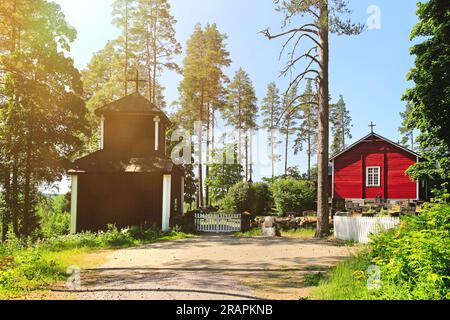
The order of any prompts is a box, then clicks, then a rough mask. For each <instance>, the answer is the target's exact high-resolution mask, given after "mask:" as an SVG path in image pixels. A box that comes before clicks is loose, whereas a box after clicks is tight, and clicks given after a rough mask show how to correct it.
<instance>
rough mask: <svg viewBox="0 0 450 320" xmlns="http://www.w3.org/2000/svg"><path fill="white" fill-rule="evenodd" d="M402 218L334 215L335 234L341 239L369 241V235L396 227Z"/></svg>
mask: <svg viewBox="0 0 450 320" xmlns="http://www.w3.org/2000/svg"><path fill="white" fill-rule="evenodd" d="M399 223H400V218H391V217H339V216H335V217H334V236H335V238H337V239H341V240H354V241H357V242H360V243H368V242H369V235H370V234H376V233H379V232H380V231H382V230H388V229H392V228H395V227H396V226H397V225H398V224H399Z"/></svg>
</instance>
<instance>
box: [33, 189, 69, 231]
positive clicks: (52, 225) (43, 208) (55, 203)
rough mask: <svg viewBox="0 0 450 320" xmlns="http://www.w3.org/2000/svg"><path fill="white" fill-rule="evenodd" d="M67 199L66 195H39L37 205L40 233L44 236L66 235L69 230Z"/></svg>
mask: <svg viewBox="0 0 450 320" xmlns="http://www.w3.org/2000/svg"><path fill="white" fill-rule="evenodd" d="M68 211H69V201H68V199H67V197H66V196H64V195H58V196H41V197H40V199H39V203H38V205H37V212H38V216H39V220H40V221H39V224H40V227H41V230H40V234H41V235H42V237H44V238H53V237H57V236H62V235H67V234H69V232H70V213H69V212H68Z"/></svg>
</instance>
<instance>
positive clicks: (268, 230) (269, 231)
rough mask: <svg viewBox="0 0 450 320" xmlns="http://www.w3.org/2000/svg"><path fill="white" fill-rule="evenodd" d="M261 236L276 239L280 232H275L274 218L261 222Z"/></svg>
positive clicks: (267, 218)
mask: <svg viewBox="0 0 450 320" xmlns="http://www.w3.org/2000/svg"><path fill="white" fill-rule="evenodd" d="M262 229H263V236H264V237H277V236H279V234H280V232H279V231H278V232H277V226H276V222H275V218H274V217H266V218H265V219H264V222H263V226H262Z"/></svg>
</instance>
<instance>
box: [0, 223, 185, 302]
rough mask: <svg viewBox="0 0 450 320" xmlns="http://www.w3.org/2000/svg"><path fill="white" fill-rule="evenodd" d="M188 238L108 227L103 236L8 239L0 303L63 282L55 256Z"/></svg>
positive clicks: (1, 252)
mask: <svg viewBox="0 0 450 320" xmlns="http://www.w3.org/2000/svg"><path fill="white" fill-rule="evenodd" d="M188 236H189V235H187V234H185V233H182V232H180V231H179V230H173V231H170V232H161V231H156V230H144V229H142V228H139V227H132V228H129V229H123V230H118V229H117V228H115V227H110V229H109V231H107V232H100V233H90V232H86V233H81V234H77V235H69V236H59V237H54V238H51V239H48V240H44V241H40V242H36V243H32V242H30V241H26V240H20V239H17V238H15V237H14V236H11V237H10V238H9V240H8V241H7V242H5V243H3V244H0V299H1V298H7V297H9V296H11V295H12V294H20V293H24V292H27V291H32V290H36V289H45V288H47V287H48V286H49V285H51V284H52V283H53V282H55V281H58V280H64V279H65V278H66V276H67V275H66V268H67V267H68V266H67V265H65V263H64V261H61V260H60V259H58V254H61V256H62V255H63V253H64V252H74V253H80V252H83V251H89V250H94V249H110V248H126V247H132V246H136V245H141V244H146V243H152V242H156V241H165V240H175V239H181V238H185V237H188ZM55 253H58V254H55Z"/></svg>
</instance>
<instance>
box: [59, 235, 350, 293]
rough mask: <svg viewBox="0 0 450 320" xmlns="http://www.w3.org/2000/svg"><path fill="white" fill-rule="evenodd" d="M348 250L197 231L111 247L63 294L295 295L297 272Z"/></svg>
mask: <svg viewBox="0 0 450 320" xmlns="http://www.w3.org/2000/svg"><path fill="white" fill-rule="evenodd" d="M349 254H350V251H349V249H348V248H347V247H342V246H337V245H335V244H334V243H332V242H328V241H316V240H304V239H303V240H302V239H286V238H281V239H266V238H235V237H233V236H223V235H221V236H201V237H196V238H190V239H183V240H177V241H173V242H163V243H155V244H151V245H147V246H142V247H137V248H131V249H125V250H119V251H116V252H113V253H112V254H111V255H109V257H108V261H107V262H106V263H105V264H104V265H102V266H101V267H100V268H96V269H92V270H84V271H82V273H81V288H80V289H79V290H78V291H77V292H72V293H70V294H68V293H67V292H65V293H64V294H65V296H64V297H65V298H69V299H95V300H98V299H100V300H103V299H121V300H126V299H145V300H152V299H186V300H197V299H212V300H222V299H258V298H278V299H298V298H299V297H300V296H302V295H303V294H304V288H303V289H302V288H299V287H298V286H299V284H298V283H296V281H295V280H296V279H298V277H297V276H301V275H302V274H304V273H305V272H311V270H323V269H324V268H327V267H330V266H333V265H335V264H336V263H337V262H338V261H339V260H341V259H343V258H344V257H346V256H348V255H349ZM259 280H261V281H259ZM278 280H279V281H278ZM261 284H264V286H261ZM268 289H270V290H268ZM267 291H270V292H273V294H272V295H270V294H268V292H267ZM302 292H303V293H302Z"/></svg>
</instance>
